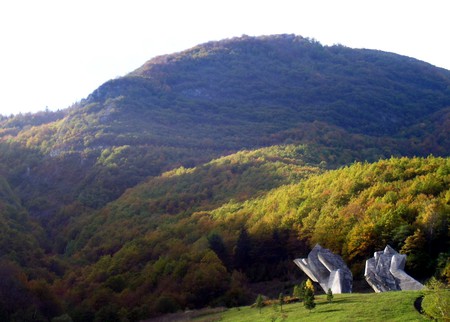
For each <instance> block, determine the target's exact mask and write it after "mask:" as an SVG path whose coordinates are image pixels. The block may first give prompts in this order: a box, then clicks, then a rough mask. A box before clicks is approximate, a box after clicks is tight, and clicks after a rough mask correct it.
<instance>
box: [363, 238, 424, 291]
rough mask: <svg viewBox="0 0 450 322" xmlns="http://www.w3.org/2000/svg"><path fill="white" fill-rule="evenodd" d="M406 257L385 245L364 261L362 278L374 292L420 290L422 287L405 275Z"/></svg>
mask: <svg viewBox="0 0 450 322" xmlns="http://www.w3.org/2000/svg"><path fill="white" fill-rule="evenodd" d="M405 263H406V255H402V254H399V253H398V252H397V251H395V250H394V249H393V248H392V247H391V246H389V245H387V246H386V248H385V249H384V251H378V252H375V253H374V257H372V258H370V259H368V260H367V261H366V270H365V273H364V277H365V278H366V281H367V283H369V285H370V286H371V287H372V288H373V289H374V291H375V292H377V293H379V292H386V291H407V290H421V289H422V288H423V285H422V284H421V283H419V282H418V281H416V280H415V279H414V278H412V277H411V276H409V275H408V274H406V273H405V271H404V268H405Z"/></svg>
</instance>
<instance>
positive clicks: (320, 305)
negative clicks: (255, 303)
mask: <svg viewBox="0 0 450 322" xmlns="http://www.w3.org/2000/svg"><path fill="white" fill-rule="evenodd" d="M420 295H421V292H411V291H408V292H386V293H369V294H362V293H353V294H335V295H334V299H333V302H332V303H327V302H326V295H320V296H316V300H315V302H316V307H315V308H314V309H313V310H311V312H309V311H308V310H307V309H305V308H304V307H303V303H294V304H286V305H283V312H281V310H280V308H279V307H278V309H277V310H275V309H274V308H273V307H264V308H263V309H262V310H261V313H259V310H258V309H257V308H251V307H248V306H246V307H240V308H232V309H229V310H226V311H224V312H220V313H215V314H210V315H206V316H202V317H198V318H197V319H195V321H199V322H212V321H233V322H247V321H248V322H255V321H320V322H323V321H408V322H411V321H429V319H427V318H426V317H425V316H423V315H421V314H419V312H417V310H416V309H415V308H414V301H415V300H416V299H417V298H418V297H419V296H420Z"/></svg>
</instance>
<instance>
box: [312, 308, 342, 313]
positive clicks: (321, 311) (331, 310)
mask: <svg viewBox="0 0 450 322" xmlns="http://www.w3.org/2000/svg"><path fill="white" fill-rule="evenodd" d="M340 311H342V310H337V309H329V310H327V309H325V310H320V311H318V312H317V314H321V313H329V312H340Z"/></svg>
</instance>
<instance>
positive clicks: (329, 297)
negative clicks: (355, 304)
mask: <svg viewBox="0 0 450 322" xmlns="http://www.w3.org/2000/svg"><path fill="white" fill-rule="evenodd" d="M333 297H334V296H333V292H332V291H331V288H329V289H328V291H327V302H328V303H331V302H332V301H333Z"/></svg>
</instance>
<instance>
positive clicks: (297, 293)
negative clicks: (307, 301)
mask: <svg viewBox="0 0 450 322" xmlns="http://www.w3.org/2000/svg"><path fill="white" fill-rule="evenodd" d="M292 296H293V297H295V298H297V299H298V301H299V302H300V301H302V300H303V288H302V286H301V285H295V286H294V290H293V291H292Z"/></svg>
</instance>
